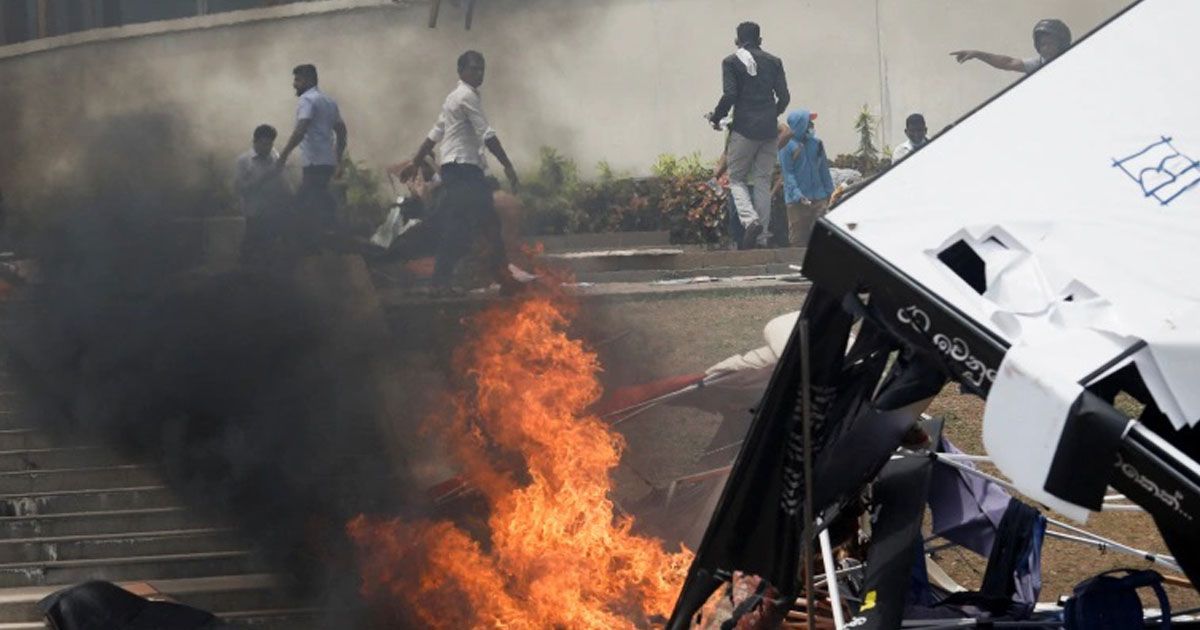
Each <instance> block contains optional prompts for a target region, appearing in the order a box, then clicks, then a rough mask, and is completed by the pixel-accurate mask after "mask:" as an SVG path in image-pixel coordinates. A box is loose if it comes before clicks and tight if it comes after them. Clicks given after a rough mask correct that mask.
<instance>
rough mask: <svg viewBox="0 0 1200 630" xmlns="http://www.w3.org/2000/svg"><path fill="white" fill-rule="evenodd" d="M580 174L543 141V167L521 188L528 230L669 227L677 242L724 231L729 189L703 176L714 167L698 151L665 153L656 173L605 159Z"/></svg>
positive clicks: (705, 239)
mask: <svg viewBox="0 0 1200 630" xmlns="http://www.w3.org/2000/svg"><path fill="white" fill-rule="evenodd" d="M596 170H597V177H596V178H595V179H593V180H591V181H583V180H581V179H580V178H579V171H578V168H577V167H576V165H575V163H574V162H573V161H571V160H570V159H568V158H566V157H564V156H562V155H560V154H559V153H558V152H557V151H555V150H553V149H551V148H548V147H543V148H542V150H541V159H540V160H539V165H538V170H537V172H536V173H534V174H532V175H528V176H526V178H525V179H524V180H523V181H524V186H523V187H522V190H521V200H522V202H523V203H524V204H525V215H524V225H523V227H524V229H525V231H526V233H529V234H567V233H579V232H621V231H640V230H668V231H670V232H671V239H672V241H674V242H679V243H715V242H719V241H720V240H721V239H722V238H723V237H724V234H725V225H724V217H725V215H724V205H723V199H724V195H723V194H722V193H720V192H719V191H714V190H713V189H711V188H709V187H708V186H707V184H706V183H705V182H707V181H708V179H709V178H711V177H712V169H711V167H709V166H707V165H706V164H705V163H704V162H703V161H702V160H701V158H700V155H699V154H698V153H693V154H691V155H686V156H675V155H670V154H664V155H661V156H659V158H658V160H657V161H656V162H655V164H654V166H653V168H652V172H653V176H652V177H648V178H635V177H631V176H629V175H628V174H627V173H621V172H618V171H616V170H614V169H613V168H612V165H610V164H608V163H607V162H601V163H600V164H598V165H597V166H596Z"/></svg>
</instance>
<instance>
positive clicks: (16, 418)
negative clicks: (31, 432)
mask: <svg viewBox="0 0 1200 630" xmlns="http://www.w3.org/2000/svg"><path fill="white" fill-rule="evenodd" d="M0 405H5V406H3V407H0V429H30V428H33V422H31V421H30V419H29V414H28V413H27V412H26V410H25V409H23V408H21V407H22V405H20V404H19V403H18V402H17V401H16V400H8V401H4V400H0Z"/></svg>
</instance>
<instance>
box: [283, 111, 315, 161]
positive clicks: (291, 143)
mask: <svg viewBox="0 0 1200 630" xmlns="http://www.w3.org/2000/svg"><path fill="white" fill-rule="evenodd" d="M311 125H312V119H311V118H305V119H303V120H298V121H296V128H295V129H294V130H293V131H292V137H291V138H288V141H287V144H286V145H284V147H283V150H282V151H280V152H279V165H280V166H282V165H283V164H285V163H287V160H288V156H290V155H291V154H292V151H295V150H296V147H298V146H300V142H302V141H303V140H304V136H305V134H307V133H308V128H309V127H310V126H311Z"/></svg>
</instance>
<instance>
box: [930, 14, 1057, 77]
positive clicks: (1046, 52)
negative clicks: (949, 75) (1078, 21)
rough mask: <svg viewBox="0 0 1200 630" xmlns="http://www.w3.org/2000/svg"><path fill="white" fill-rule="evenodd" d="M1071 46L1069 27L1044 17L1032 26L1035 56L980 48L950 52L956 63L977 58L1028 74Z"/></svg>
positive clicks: (996, 66)
mask: <svg viewBox="0 0 1200 630" xmlns="http://www.w3.org/2000/svg"><path fill="white" fill-rule="evenodd" d="M1070 47H1071V29H1070V28H1068V27H1067V25H1066V23H1064V22H1063V21H1062V20H1055V19H1045V20H1042V21H1040V22H1038V23H1037V24H1035V25H1034V27H1033V48H1034V50H1036V51H1037V56H1036V57H1029V58H1026V59H1019V58H1017V57H1009V56H1008V55H998V54H996V53H989V52H983V51H981V50H956V51H954V52H952V53H950V54H951V55H952V56H953V57H954V58H955V59H956V60H957V61H958V63H964V62H967V61H970V60H971V59H978V60H980V61H982V62H984V63H986V64H987V65H989V66H991V67H993V68H996V69H998V70H1009V71H1011V72H1023V73H1025V74H1029V73H1031V72H1033V71H1034V70H1037V69H1038V68H1041V67H1042V66H1044V65H1046V64H1048V63H1050V62H1051V61H1054V60H1055V59H1056V58H1057V57H1058V56H1059V55H1061V54H1063V53H1064V52H1065V51H1066V50H1067V49H1068V48H1070Z"/></svg>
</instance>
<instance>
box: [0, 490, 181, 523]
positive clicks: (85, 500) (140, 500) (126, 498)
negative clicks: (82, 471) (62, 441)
mask: <svg viewBox="0 0 1200 630" xmlns="http://www.w3.org/2000/svg"><path fill="white" fill-rule="evenodd" d="M175 503H176V499H175V495H174V494H173V493H172V492H171V491H170V490H169V489H168V488H167V487H165V486H157V485H155V486H134V487H130V488H109V489H86V490H60V491H54V492H26V493H18V494H6V495H0V516H34V515H38V514H65V513H71V512H107V511H111V510H136V509H142V508H156V507H169V506H171V505H174V504H175Z"/></svg>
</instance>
